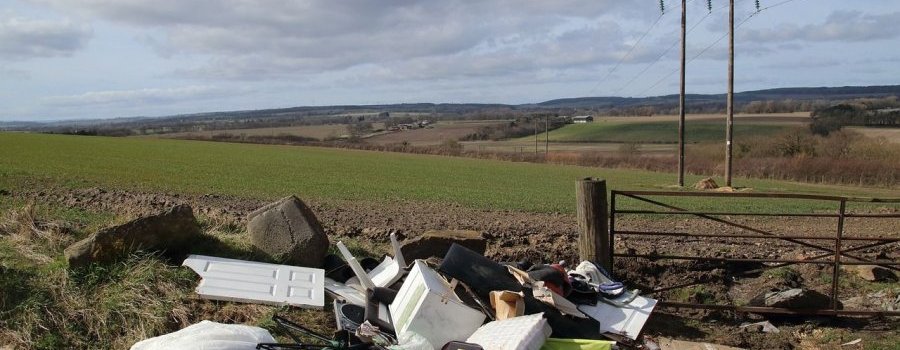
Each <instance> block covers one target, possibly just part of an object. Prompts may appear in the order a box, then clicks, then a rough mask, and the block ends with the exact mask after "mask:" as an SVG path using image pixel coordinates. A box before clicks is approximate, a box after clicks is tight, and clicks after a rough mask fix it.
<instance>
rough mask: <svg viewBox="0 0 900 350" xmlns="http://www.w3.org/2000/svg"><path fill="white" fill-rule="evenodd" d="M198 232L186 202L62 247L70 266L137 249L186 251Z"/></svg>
mask: <svg viewBox="0 0 900 350" xmlns="http://www.w3.org/2000/svg"><path fill="white" fill-rule="evenodd" d="M199 235H200V225H199V224H198V223H197V219H196V218H195V217H194V212H193V210H192V209H191V207H190V206H188V205H178V206H174V207H172V208H169V209H168V210H166V211H164V212H161V213H159V214H155V215H149V216H144V217H141V218H138V219H135V220H132V221H129V222H126V223H124V224H121V225H118V226H113V227H108V228H105V229H102V230H100V231H97V232H96V233H94V234H93V235H91V236H90V237H88V238H85V239H83V240H81V241H78V242H76V243H74V244H72V245H70V246H69V247H67V248H66V249H65V252H64V253H65V256H66V259H67V260H68V261H69V266H70V267H79V266H85V265H88V264H91V263H108V262H113V261H115V260H118V259H119V258H121V257H123V256H126V255H128V254H129V253H131V252H135V251H138V250H158V251H162V252H163V253H165V254H167V255H169V256H178V255H182V254H184V253H186V252H187V251H188V249H189V248H190V244H191V243H192V242H194V240H195V239H196V238H197V237H199Z"/></svg>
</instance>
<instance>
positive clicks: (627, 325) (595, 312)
mask: <svg viewBox="0 0 900 350" xmlns="http://www.w3.org/2000/svg"><path fill="white" fill-rule="evenodd" d="M629 294H630V293H624V294H623V295H622V296H620V297H619V298H617V299H613V301H614V302H616V301H619V300H621V301H624V300H627V299H631V298H634V300H632V301H631V302H630V303H628V304H627V305H625V306H624V307H619V306H614V305H610V304H607V303H605V302H602V301H601V302H598V303H597V305H579V306H578V310H581V312H583V313H585V314H586V315H588V316H589V317H590V318H593V319H595V320H597V321H599V322H600V331H601V332H609V333H613V334H618V335H623V336H626V337H628V338H631V339H637V336H638V335H639V334H640V333H641V329H643V328H644V324H645V323H647V319H648V318H650V313H651V312H653V308H654V307H656V300H655V299H650V298H646V297H642V296H637V297H635V296H633V295H629Z"/></svg>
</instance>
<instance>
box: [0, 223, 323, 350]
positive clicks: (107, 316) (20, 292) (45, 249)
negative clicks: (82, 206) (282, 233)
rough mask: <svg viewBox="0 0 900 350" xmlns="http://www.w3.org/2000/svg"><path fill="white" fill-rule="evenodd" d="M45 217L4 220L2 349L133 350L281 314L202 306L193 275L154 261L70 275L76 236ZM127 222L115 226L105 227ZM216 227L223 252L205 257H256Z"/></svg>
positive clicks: (308, 315) (216, 248)
mask: <svg viewBox="0 0 900 350" xmlns="http://www.w3.org/2000/svg"><path fill="white" fill-rule="evenodd" d="M51 212H52V211H51ZM38 213H43V211H36V210H35V208H34V207H33V206H25V207H23V208H17V209H12V210H7V211H6V212H0V292H2V293H0V344H6V345H9V346H11V347H12V348H14V349H19V348H22V349H63V348H78V349H80V348H104V349H127V348H129V347H130V346H131V345H133V344H134V343H135V342H137V341H139V340H142V339H146V338H149V337H154V336H158V335H162V334H166V333H170V332H174V331H177V330H179V329H182V328H184V327H187V326H189V325H191V324H194V323H197V322H199V321H201V320H211V321H216V322H224V323H246V324H251V325H260V324H266V323H267V322H268V321H269V320H270V319H271V316H272V314H273V313H275V311H276V310H277V308H275V307H272V306H264V305H253V304H238V303H230V302H216V301H209V300H204V299H200V298H199V297H197V296H196V294H194V288H195V287H196V284H197V281H198V280H199V278H198V277H197V276H196V275H195V274H194V273H193V271H190V269H186V268H182V267H180V266H175V265H172V263H171V262H169V261H166V260H165V259H163V258H161V257H160V256H157V255H154V254H152V253H139V254H135V255H131V256H130V257H129V258H127V259H126V260H124V261H121V262H118V263H115V264H109V265H91V266H89V267H86V268H81V269H69V268H68V266H67V264H66V263H65V259H64V258H63V254H62V252H63V249H65V247H66V245H68V244H69V243H71V242H72V241H74V238H75V236H74V235H73V234H72V233H71V231H72V229H71V228H68V227H67V226H66V224H64V223H61V222H58V221H50V220H45V219H43V218H40V217H38V216H39V214H38ZM40 215H45V214H40ZM46 215H52V214H46ZM121 220H122V219H121V217H119V218H107V219H105V223H106V225H109V224H111V223H113V222H118V221H121ZM210 224H212V227H214V228H215V229H216V230H217V231H215V232H208V234H207V236H208V239H209V241H210V242H212V243H215V244H213V245H208V244H206V245H205V246H204V247H198V248H197V250H199V251H198V252H197V253H206V254H211V255H218V256H230V257H240V256H250V255H251V252H249V251H248V250H247V249H248V247H249V245H248V244H247V242H246V236H244V235H240V234H237V233H239V232H234V230H233V229H232V227H229V226H231V225H233V224H229V223H224V222H221V223H220V222H214V223H210ZM208 228H209V227H208ZM219 230H221V231H219ZM222 231H224V232H222ZM224 238H227V241H226V240H223V239H224ZM282 311H283V312H282V313H285V314H287V315H291V316H293V317H292V319H297V320H306V322H305V323H304V324H306V325H310V326H311V327H313V328H327V326H326V324H330V322H328V320H329V319H328V318H327V312H322V311H312V312H310V311H306V310H303V311H300V310H292V309H284V310H282Z"/></svg>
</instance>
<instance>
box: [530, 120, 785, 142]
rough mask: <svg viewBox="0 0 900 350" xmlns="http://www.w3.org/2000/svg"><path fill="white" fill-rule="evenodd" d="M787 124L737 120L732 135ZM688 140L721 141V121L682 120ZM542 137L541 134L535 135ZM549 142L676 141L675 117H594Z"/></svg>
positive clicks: (552, 134)
mask: <svg viewBox="0 0 900 350" xmlns="http://www.w3.org/2000/svg"><path fill="white" fill-rule="evenodd" d="M789 127H790V126H788V125H784V124H782V125H778V124H737V125H735V126H734V135H735V137H736V138H737V137H747V136H754V135H771V134H773V133H777V132H780V131H783V130H786V129H787V128H789ZM685 138H686V139H687V141H688V142H706V141H721V140H724V139H725V123H724V122H717V121H689V122H687V123H685ZM538 139H540V140H543V139H544V136H543V134H541V135H539V136H538ZM550 141H551V142H638V143H675V142H678V122H677V121H657V122H638V123H629V122H610V121H597V122H594V123H587V124H570V125H566V126H564V127H562V128H559V129H556V130H553V131H550Z"/></svg>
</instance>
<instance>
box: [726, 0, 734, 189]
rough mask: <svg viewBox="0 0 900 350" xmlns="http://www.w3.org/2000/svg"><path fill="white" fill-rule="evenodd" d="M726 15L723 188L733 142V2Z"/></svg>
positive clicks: (729, 164)
mask: <svg viewBox="0 0 900 350" xmlns="http://www.w3.org/2000/svg"><path fill="white" fill-rule="evenodd" d="M730 2H731V13H730V14H729V15H728V25H729V31H728V102H727V104H728V106H727V107H726V108H727V110H728V111H727V113H728V119H727V120H726V122H725V139H726V140H725V186H728V187H731V161H732V160H731V152H732V151H731V148H732V143H733V140H734V0H731V1H730Z"/></svg>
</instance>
